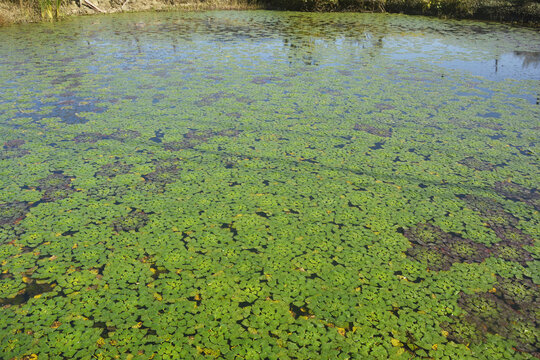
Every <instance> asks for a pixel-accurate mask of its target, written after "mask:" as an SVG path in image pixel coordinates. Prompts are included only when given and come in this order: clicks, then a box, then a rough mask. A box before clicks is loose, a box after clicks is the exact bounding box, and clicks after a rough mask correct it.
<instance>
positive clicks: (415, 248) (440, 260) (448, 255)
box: [403, 223, 489, 271]
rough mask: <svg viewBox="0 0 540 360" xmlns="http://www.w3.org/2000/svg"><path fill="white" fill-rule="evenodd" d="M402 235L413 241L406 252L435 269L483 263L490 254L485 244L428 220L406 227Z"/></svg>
mask: <svg viewBox="0 0 540 360" xmlns="http://www.w3.org/2000/svg"><path fill="white" fill-rule="evenodd" d="M403 235H405V237H406V238H407V239H408V240H409V241H410V242H411V244H412V247H411V248H409V249H408V250H407V252H406V254H407V256H409V257H411V258H413V259H415V260H416V261H419V262H421V263H424V264H426V265H427V267H428V268H429V269H431V270H434V271H439V270H449V269H450V267H451V266H452V264H454V263H456V262H459V263H462V262H463V263H480V262H482V261H484V260H485V258H486V257H487V256H489V251H488V248H487V247H486V246H484V245H482V244H478V243H475V242H473V241H471V240H468V239H463V238H462V237H461V236H458V235H456V234H450V233H446V232H444V231H443V230H442V229H440V228H439V227H437V226H435V225H432V224H429V223H420V224H418V225H416V226H415V227H412V228H409V229H406V230H404V231H403Z"/></svg>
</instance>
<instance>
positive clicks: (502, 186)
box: [494, 181, 540, 211]
mask: <svg viewBox="0 0 540 360" xmlns="http://www.w3.org/2000/svg"><path fill="white" fill-rule="evenodd" d="M494 190H495V192H496V193H498V194H499V195H501V196H504V197H505V198H507V199H509V200H513V201H520V202H523V203H525V204H527V205H530V206H532V207H534V208H535V209H536V210H538V211H540V193H539V192H538V190H537V189H536V188H534V189H528V188H526V187H523V186H521V185H518V184H516V183H513V182H509V181H497V182H496V183H495V186H494Z"/></svg>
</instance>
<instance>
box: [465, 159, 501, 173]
mask: <svg viewBox="0 0 540 360" xmlns="http://www.w3.org/2000/svg"><path fill="white" fill-rule="evenodd" d="M458 164H461V165H465V166H466V167H468V168H471V169H474V170H478V171H493V169H494V168H495V165H493V164H492V163H489V162H487V161H484V160H480V159H477V158H476V157H474V156H468V157H466V158H464V159H463V160H460V161H458Z"/></svg>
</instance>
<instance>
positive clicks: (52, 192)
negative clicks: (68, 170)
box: [38, 172, 75, 202]
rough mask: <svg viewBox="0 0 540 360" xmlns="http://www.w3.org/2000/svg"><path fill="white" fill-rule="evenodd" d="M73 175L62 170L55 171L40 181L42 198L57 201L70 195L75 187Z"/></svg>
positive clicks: (39, 186) (46, 200)
mask: <svg viewBox="0 0 540 360" xmlns="http://www.w3.org/2000/svg"><path fill="white" fill-rule="evenodd" d="M73 179H74V177H72V176H67V175H64V174H62V173H60V172H58V173H53V174H50V175H49V176H47V177H46V178H43V179H41V180H39V181H38V189H39V190H41V191H43V197H42V200H43V201H45V202H48V201H57V200H62V199H65V198H67V197H68V196H70V195H71V194H72V193H73V192H75V189H73V186H71V181H72V180H73Z"/></svg>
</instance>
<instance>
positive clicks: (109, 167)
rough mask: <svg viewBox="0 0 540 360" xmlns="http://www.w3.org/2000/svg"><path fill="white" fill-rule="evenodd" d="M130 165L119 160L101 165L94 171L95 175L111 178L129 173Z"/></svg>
mask: <svg viewBox="0 0 540 360" xmlns="http://www.w3.org/2000/svg"><path fill="white" fill-rule="evenodd" d="M132 167H133V165H131V164H126V163H124V162H121V161H115V162H113V163H108V164H105V165H102V166H101V167H100V168H99V170H98V171H97V172H96V176H104V177H108V178H113V177H115V176H117V175H124V174H129V172H130V170H131V168H132Z"/></svg>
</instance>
